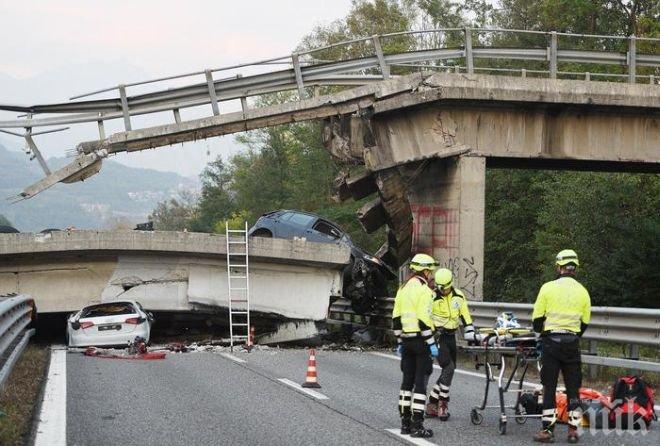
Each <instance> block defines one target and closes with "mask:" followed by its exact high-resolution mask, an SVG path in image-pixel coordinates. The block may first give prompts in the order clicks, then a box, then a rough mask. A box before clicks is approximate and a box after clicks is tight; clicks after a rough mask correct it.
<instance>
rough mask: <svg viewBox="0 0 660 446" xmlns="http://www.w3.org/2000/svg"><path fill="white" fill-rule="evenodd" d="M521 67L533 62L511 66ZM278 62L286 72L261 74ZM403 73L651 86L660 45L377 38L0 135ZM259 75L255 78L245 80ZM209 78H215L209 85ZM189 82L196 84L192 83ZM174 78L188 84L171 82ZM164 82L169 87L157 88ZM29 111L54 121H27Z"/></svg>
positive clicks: (77, 104)
mask: <svg viewBox="0 0 660 446" xmlns="http://www.w3.org/2000/svg"><path fill="white" fill-rule="evenodd" d="M498 35H514V36H517V37H518V38H520V39H521V40H526V41H527V42H526V45H528V46H531V48H530V47H508V46H502V45H503V44H502V43H501V39H498V38H496V37H494V36H498ZM571 41H573V43H572V44H571V45H569V44H568V42H571ZM576 41H577V44H578V46H580V44H584V43H585V42H588V43H589V45H587V46H588V47H590V48H594V47H600V48H601V49H600V50H592V49H589V50H586V49H580V48H575V45H576V43H575V42H576ZM342 57H345V58H342ZM500 61H509V62H507V64H509V65H513V66H503V65H502V63H501V62H500ZM482 62H483V63H482ZM522 62H533V63H536V65H535V66H534V67H531V68H524V67H516V65H520V63H522ZM574 63H579V64H593V65H595V66H596V68H595V70H594V71H593V72H588V71H571V70H570V69H568V70H565V71H562V70H560V66H561V65H562V64H563V65H565V66H566V67H567V68H570V67H571V64H574ZM539 64H540V65H539ZM282 65H283V66H286V67H287V68H284V69H280V70H274V71H272V70H270V71H269V70H267V69H268V68H270V67H272V66H282ZM541 65H543V66H544V67H542V66H541ZM598 66H617V67H620V71H625V73H623V72H622V73H602V72H599V71H602V70H600V69H598ZM643 67H650V71H649V74H640V68H642V69H643ZM413 69H425V70H443V71H454V72H457V73H468V74H471V73H475V72H485V73H496V74H497V73H506V74H517V75H520V76H523V77H525V76H547V77H550V78H561V77H564V78H581V79H585V80H591V79H606V80H607V79H626V80H627V81H628V82H631V83H635V82H644V83H650V84H655V83H656V76H658V75H659V74H660V72H659V71H658V70H659V69H660V39H654V38H643V37H636V36H628V37H626V36H603V35H585V34H571V33H559V32H542V31H525V30H503V29H477V28H445V29H430V30H422V31H405V32H399V33H390V34H382V35H375V36H370V37H364V38H359V39H354V40H350V41H345V42H339V43H336V44H332V45H328V46H324V47H320V48H314V49H309V50H304V51H300V52H296V53H293V54H291V55H286V56H282V57H275V58H271V59H265V60H259V61H256V62H250V63H244V64H238V65H232V66H228V67H222V68H213V69H205V70H200V71H196V72H192V73H186V74H180V75H174V76H167V77H162V78H158V79H151V80H146V81H141V82H133V83H126V84H120V85H117V86H116V87H110V88H105V89H100V90H97V91H93V92H90V93H86V94H81V95H77V96H74V97H72V98H71V100H74V99H75V100H77V99H81V98H86V97H90V96H95V95H100V94H108V93H110V94H112V95H113V96H112V97H110V98H104V99H95V100H84V101H74V102H67V103H58V104H45V105H31V106H21V105H10V104H0V110H5V111H14V112H19V113H24V114H25V115H23V116H22V117H20V119H16V120H9V121H0V129H2V128H4V129H7V128H25V129H29V131H28V133H31V129H32V128H35V127H44V126H60V125H70V124H82V123H94V122H95V123H97V125H98V132H99V138H100V139H105V128H104V122H105V121H107V120H112V119H123V122H124V127H125V129H126V130H127V131H128V130H132V128H133V123H132V121H131V117H133V116H137V115H144V114H152V113H159V112H165V111H169V112H172V113H173V118H172V119H173V120H174V122H175V123H180V122H181V114H180V110H181V109H185V108H190V107H197V106H202V105H208V104H210V105H211V110H212V112H213V114H214V115H218V114H220V105H219V104H220V103H221V102H223V101H232V100H240V104H241V108H242V109H243V111H245V110H246V109H247V108H248V102H247V98H248V97H254V96H259V95H263V94H268V93H275V92H285V91H297V93H298V95H297V96H298V98H305V97H307V96H308V95H309V93H310V92H311V91H314V90H315V89H316V88H317V87H320V86H358V85H363V84H365V83H369V82H374V81H380V80H383V79H388V78H390V77H392V76H394V75H396V73H394V72H395V71H399V72H400V73H404V72H405V73H409V72H410V71H411V70H413ZM241 70H242V72H241ZM259 70H261V71H263V72H260V73H255V71H259ZM647 70H648V69H647ZM218 74H223V75H224V77H222V78H217V75H218ZM194 78H201V79H199V80H197V81H194ZM181 80H188V81H189V80H193V82H194V83H193V84H190V85H179V84H177V82H179V81H181ZM172 81H175V82H172ZM166 82H170V84H169V85H166V86H161V85H163V84H164V83H166ZM153 86H158V88H156V89H155V90H153V91H149V92H145V93H139V94H138V93H136V94H133V95H129V92H128V89H129V88H133V89H144V88H148V87H153ZM37 114H49V115H56V116H49V117H40V118H34V115H37ZM56 130H57V131H59V130H65V129H56ZM7 133H12V134H15V135H17V136H25V135H23V134H17V133H14V132H7ZM32 135H34V134H32Z"/></svg>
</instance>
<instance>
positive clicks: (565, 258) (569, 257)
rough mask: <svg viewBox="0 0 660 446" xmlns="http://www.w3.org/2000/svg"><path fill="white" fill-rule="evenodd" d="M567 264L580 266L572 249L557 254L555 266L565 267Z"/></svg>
mask: <svg viewBox="0 0 660 446" xmlns="http://www.w3.org/2000/svg"><path fill="white" fill-rule="evenodd" d="M569 263H573V264H574V265H575V266H580V262H579V261H578V256H577V254H576V253H575V251H573V250H572V249H564V250H563V251H560V252H559V254H557V259H556V262H555V264H556V265H558V266H566V265H568V264H569Z"/></svg>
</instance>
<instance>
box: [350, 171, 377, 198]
mask: <svg viewBox="0 0 660 446" xmlns="http://www.w3.org/2000/svg"><path fill="white" fill-rule="evenodd" d="M346 186H347V187H348V190H349V191H350V194H351V196H352V197H353V199H354V200H361V199H363V198H365V197H368V196H369V195H371V194H373V193H375V192H377V191H378V186H376V180H375V178H374V176H373V174H372V173H371V172H369V171H367V172H364V173H362V174H360V175H357V176H355V177H350V178H347V179H346Z"/></svg>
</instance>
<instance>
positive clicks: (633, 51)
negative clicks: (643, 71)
mask: <svg viewBox="0 0 660 446" xmlns="http://www.w3.org/2000/svg"><path fill="white" fill-rule="evenodd" d="M636 75H637V37H635V35H634V34H633V35H631V36H630V37H629V38H628V82H629V83H631V84H634V83H635V82H636Z"/></svg>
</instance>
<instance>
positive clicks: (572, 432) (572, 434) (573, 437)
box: [567, 426, 580, 443]
mask: <svg viewBox="0 0 660 446" xmlns="http://www.w3.org/2000/svg"><path fill="white" fill-rule="evenodd" d="M567 440H568V442H569V443H577V442H578V441H580V436H579V435H578V431H577V428H576V427H574V426H568V437H567Z"/></svg>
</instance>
